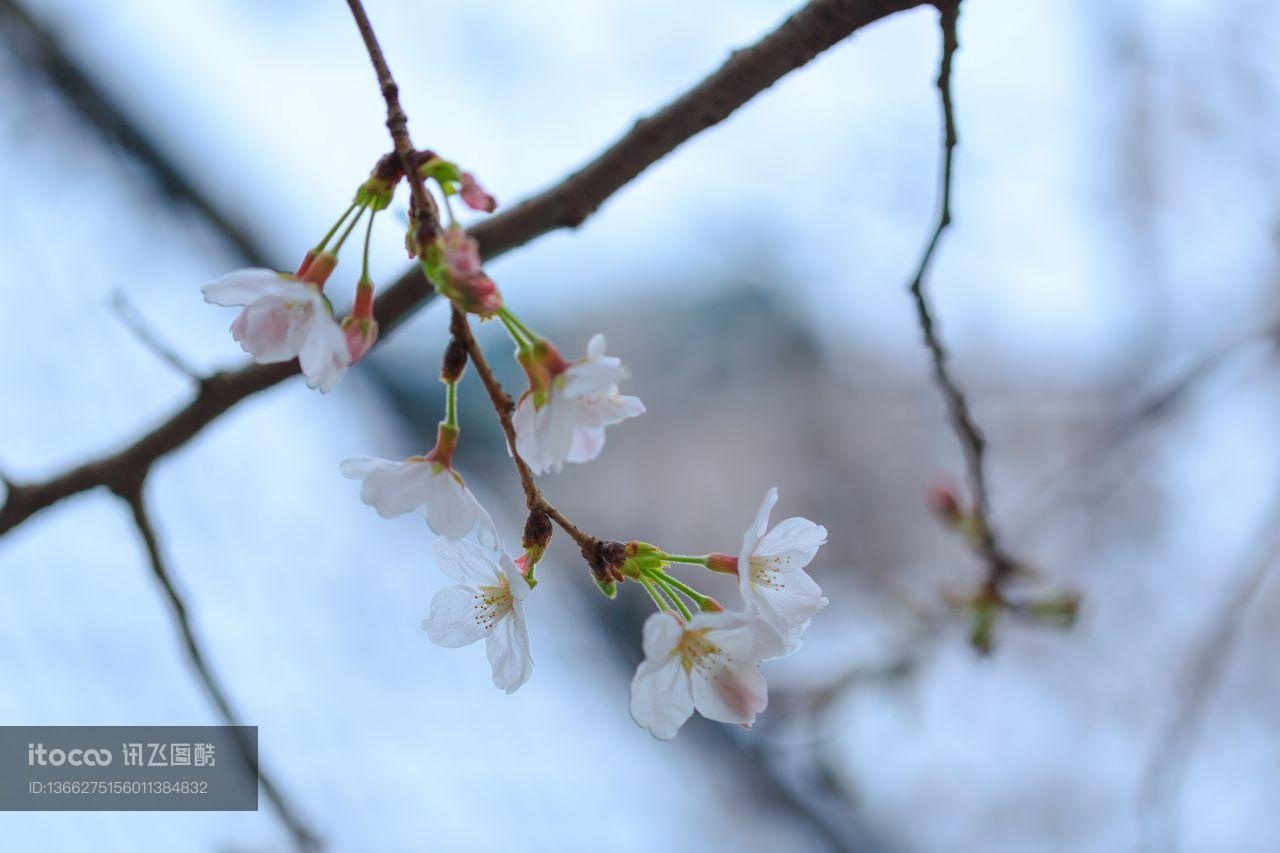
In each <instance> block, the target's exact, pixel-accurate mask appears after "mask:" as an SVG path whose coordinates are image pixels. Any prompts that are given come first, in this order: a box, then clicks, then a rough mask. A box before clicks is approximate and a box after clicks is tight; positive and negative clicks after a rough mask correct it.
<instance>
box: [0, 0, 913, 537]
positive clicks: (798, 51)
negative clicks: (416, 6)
mask: <svg viewBox="0 0 1280 853" xmlns="http://www.w3.org/2000/svg"><path fill="white" fill-rule="evenodd" d="M926 2H927V0H813V2H810V3H809V4H807V5H806V6H804V7H803V8H802V9H800V10H799V11H798V12H796V13H795V14H794V15H792V16H791V17H790V18H788V19H787V20H786V21H784V22H783V23H782V24H781V25H780V26H779V27H778V28H777V29H775V30H774V31H773V32H772V33H770V34H769V35H767V36H765V37H764V38H763V39H761V40H760V41H759V42H757V43H756V44H755V45H753V46H751V47H749V48H745V49H742V50H738V51H735V52H734V53H733V54H732V55H731V56H730V57H729V59H728V60H726V61H725V63H724V64H723V65H721V66H720V68H719V69H717V70H716V71H715V72H714V73H712V74H711V75H710V76H708V77H707V78H706V79H704V80H703V81H702V82H700V83H699V84H698V85H696V86H694V87H693V88H691V89H690V90H689V91H687V92H686V93H685V94H683V95H681V96H680V97H679V98H677V99H676V100H674V101H672V102H671V103H670V104H668V105H667V106H666V107H664V108H662V109H661V110H659V111H658V112H656V113H654V114H653V115H651V116H649V117H647V118H644V119H641V120H640V121H638V122H636V124H635V126H634V127H632V128H631V130H630V131H628V132H627V133H626V134H624V135H623V136H622V138H621V139H619V140H618V141H617V142H616V143H614V144H613V145H612V146H610V147H609V148H608V149H606V150H605V151H604V152H602V153H601V154H600V155H599V156H597V157H596V158H595V159H594V160H592V161H591V162H590V163H588V164H587V165H585V166H584V167H583V168H582V169H580V170H578V171H577V172H575V173H573V174H572V175H570V176H569V177H567V178H565V179H564V180H563V181H561V182H560V183H558V184H556V185H555V186H553V187H552V188H550V189H548V190H545V191H543V192H541V193H539V194H537V195H535V196H533V197H532V198H530V199H528V200H526V201H524V202H522V203H520V204H517V205H515V206H514V207H512V208H510V209H509V210H506V211H504V212H502V213H499V214H497V215H496V216H493V217H490V218H489V219H487V220H485V221H484V222H482V223H480V224H479V225H477V226H475V227H474V228H472V229H471V230H470V234H471V236H472V237H474V238H475V239H476V240H477V241H478V242H479V244H480V248H481V251H482V253H483V255H484V257H485V259H486V260H492V259H493V258H495V257H497V256H498V255H500V254H502V253H504V252H507V251H510V250H511V249H514V248H517V247H519V246H522V245H524V244H525V243H528V242H529V241H530V240H533V239H535V238H537V237H539V236H541V235H543V234H546V233H547V232H549V231H554V230H556V229H559V228H567V227H576V226H578V225H581V224H582V222H583V221H584V220H585V219H586V218H587V217H588V216H589V215H591V214H592V213H593V212H594V211H595V210H597V209H598V208H599V207H600V205H601V204H603V203H604V202H605V200H606V199H608V198H609V197H610V196H611V195H613V194H614V193H615V192H617V191H618V190H619V189H621V188H622V187H624V186H626V185H627V184H628V183H630V182H631V181H632V180H633V179H634V178H635V177H636V176H638V175H639V174H640V173H641V172H643V171H644V170H645V169H647V168H649V167H650V166H652V165H653V164H654V163H656V162H658V161H659V160H661V159H662V158H663V157H665V156H666V155H667V154H669V153H670V152H671V151H673V150H674V149H675V148H676V147H678V146H679V145H680V144H681V143H683V142H685V141H686V140H688V139H690V138H692V137H694V136H696V135H697V134H699V133H701V132H702V131H704V130H706V129H707V128H709V127H712V126H714V125H716V124H718V123H720V122H721V121H723V120H724V119H726V118H728V117H729V115H731V114H732V113H733V112H734V111H735V110H737V109H738V107H740V106H742V105H743V104H745V103H746V102H747V101H749V100H751V98H753V97H754V96H755V95H757V94H759V93H760V92H762V91H764V90H765V89H767V88H768V87H769V86H771V85H773V83H775V82H776V81H777V80H779V79H780V78H781V77H783V76H784V75H785V74H787V73H788V72H790V71H793V70H795V69H796V68H799V67H800V66H802V65H804V64H805V63H807V62H809V61H810V60H811V59H813V58H814V57H815V56H817V55H818V54H819V53H821V52H822V51H824V50H826V49H827V48H829V47H831V46H832V45H834V44H836V43H837V42H839V41H841V40H842V39H844V38H846V37H848V36H849V35H850V34H852V33H853V32H855V31H856V30H858V29H859V28H861V27H864V26H866V25H867V24H870V23H872V22H874V21H878V20H880V19H882V18H886V17H888V16H890V15H892V14H894V13H897V12H901V11H904V10H906V9H911V8H914V7H916V6H921V5H925V3H926ZM434 295H435V291H434V290H433V289H432V287H431V285H430V284H429V283H428V282H427V280H426V279H425V278H424V277H423V275H422V271H421V270H420V269H419V268H417V267H414V268H413V269H412V270H410V271H409V272H407V273H406V274H405V275H404V276H402V277H401V278H400V280H399V281H397V282H396V283H395V284H394V285H392V286H391V287H389V288H387V290H386V291H385V292H384V293H383V294H382V295H381V296H379V297H378V300H377V303H376V304H375V306H374V316H375V317H376V318H377V321H378V326H379V328H380V329H381V331H382V334H381V338H380V339H381V340H386V338H387V333H388V332H390V331H391V330H392V329H393V328H394V327H395V326H397V325H398V324H399V323H400V322H402V321H403V320H405V319H406V318H407V317H409V316H410V315H411V314H413V313H414V311H416V310H417V309H418V308H421V307H422V306H423V305H424V304H426V303H427V302H429V301H430V300H431V299H432V298H433V297H434ZM297 373H298V364H297V362H296V361H293V362H283V363H280V364H253V365H249V366H247V367H244V368H241V369H239V370H233V371H220V372H218V373H215V374H214V375H213V376H210V377H209V378H208V379H206V380H205V381H204V382H202V383H201V384H200V390H199V392H198V393H197V394H196V396H195V398H194V399H193V400H191V402H189V403H188V404H187V405H185V406H184V407H183V408H181V409H180V410H178V411H177V412H175V413H174V414H173V415H172V416H170V417H169V418H168V419H167V420H166V421H164V422H163V423H161V424H160V425H159V426H157V427H155V428H154V429H153V430H151V431H150V432H148V433H146V434H145V435H143V436H142V437H140V438H139V439H138V440H137V441H135V442H134V443H133V444H131V445H130V446H128V447H126V448H124V449H123V450H120V451H118V452H116V453H111V454H107V455H105V456H102V457H99V458H97V459H94V460H92V461H90V462H87V463H85V464H82V465H80V466H78V467H76V468H72V469H70V470H68V471H65V472H63V473H62V474H59V475H57V476H55V477H52V478H51V479H48V480H45V481H42V482H37V483H28V484H18V485H15V486H13V487H12V488H11V489H10V490H9V493H8V496H7V498H6V500H5V503H4V505H3V506H2V507H0V534H3V533H5V532H7V531H9V530H12V529H13V528H14V527H16V526H18V525H19V524H21V523H23V522H24V521H26V520H27V519H28V518H30V517H31V516H32V515H34V514H36V513H37V512H40V511H41V510H44V509H47V508H48V507H50V506H53V505H54V504H55V503H58V502H59V501H61V500H63V499H65V498H68V497H71V496H72V495H75V494H79V493H80V492H84V491H88V490H90V489H94V488H97V487H100V486H107V487H110V486H111V485H112V484H113V483H120V482H128V481H131V480H135V479H139V478H141V477H145V476H146V474H147V472H148V471H150V469H151V466H152V465H154V464H155V462H156V460H158V459H160V458H161V457H163V456H165V455H166V454H169V453H171V452H173V451H174V450H176V449H178V448H179V447H182V446H183V445H185V444H186V443H187V442H188V441H190V440H191V439H192V438H193V437H194V436H196V435H197V434H198V433H199V432H200V431H201V430H202V429H204V428H205V427H206V426H208V424H209V423H210V422H212V421H213V420H214V419H215V418H217V417H219V416H220V415H222V414H223V413H225V412H226V411H228V410H229V409H231V408H232V407H233V406H235V405H236V404H237V403H239V402H240V401H241V400H244V399H246V398H247V397H250V396H252V395H254V394H256V393H258V392H260V391H264V390H266V389H267V388H270V387H272V386H274V385H277V384H278V383H280V382H283V381H284V380H285V379H288V378H290V377H291V376H294V375H296V374H297Z"/></svg>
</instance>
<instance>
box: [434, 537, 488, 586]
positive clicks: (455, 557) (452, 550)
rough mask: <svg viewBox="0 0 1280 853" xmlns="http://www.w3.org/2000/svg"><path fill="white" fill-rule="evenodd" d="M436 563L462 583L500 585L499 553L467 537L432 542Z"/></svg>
mask: <svg viewBox="0 0 1280 853" xmlns="http://www.w3.org/2000/svg"><path fill="white" fill-rule="evenodd" d="M432 552H433V554H434V555H435V558H436V564H437V565H439V566H440V568H441V569H442V570H443V571H444V573H445V574H446V575H448V576H449V577H451V578H453V579H454V580H456V581H460V582H462V583H469V584H475V585H477V586H500V585H501V583H502V581H501V580H500V575H499V572H501V571H502V569H501V567H500V566H499V565H498V555H497V554H496V553H495V552H493V551H490V550H488V549H486V548H482V547H480V546H479V545H477V544H476V543H474V542H471V541H469V540H466V539H456V540H451V539H437V540H435V542H434V543H432Z"/></svg>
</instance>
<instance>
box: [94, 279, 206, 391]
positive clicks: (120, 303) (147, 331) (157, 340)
mask: <svg viewBox="0 0 1280 853" xmlns="http://www.w3.org/2000/svg"><path fill="white" fill-rule="evenodd" d="M111 309H112V310H113V311H115V313H116V316H117V317H119V318H120V322H121V323H124V325H125V327H126V328H128V330H129V331H130V332H133V336H134V337H135V338H137V339H138V340H139V341H141V342H142V345H143V346H145V347H146V348H147V349H149V350H151V352H153V353H154V354H155V355H156V357H157V358H159V359H160V360H161V361H163V362H165V363H166V364H168V365H169V366H170V367H172V368H173V369H174V370H176V371H178V372H179V373H181V374H183V375H184V376H186V377H187V378H188V379H190V380H191V381H192V382H195V383H196V384H197V385H199V384H200V381H201V380H202V379H203V377H202V376H201V375H200V372H199V371H198V370H196V369H195V368H194V367H192V366H191V364H190V363H188V362H187V360H186V359H185V358H183V357H182V356H180V355H178V352H177V350H175V349H174V348H173V347H171V346H170V345H169V344H168V343H167V342H166V341H164V340H162V339H161V337H160V335H159V334H157V333H156V331H155V330H154V329H153V328H151V326H150V325H149V324H148V323H147V321H146V320H145V319H144V318H143V316H142V314H141V313H140V312H139V311H138V309H137V308H135V307H134V305H133V303H132V302H130V301H129V299H128V297H126V296H125V295H124V294H123V293H121V292H120V291H118V290H117V291H116V292H115V293H113V294H111Z"/></svg>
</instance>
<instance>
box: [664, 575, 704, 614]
mask: <svg viewBox="0 0 1280 853" xmlns="http://www.w3.org/2000/svg"><path fill="white" fill-rule="evenodd" d="M653 579H654V580H656V581H660V582H661V583H663V584H665V585H667V586H669V587H671V588H673V589H675V590H678V591H680V592H682V593H684V594H685V595H687V596H688V597H689V600H690V601H692V602H693V603H694V604H696V605H698V609H699V610H701V609H702V605H703V604H704V603H705V602H706V601H707V600H708V599H707V596H705V595H703V594H702V593H700V592H698V591H697V590H696V589H694V588H693V587H691V586H689V585H688V584H686V583H681V582H680V581H678V580H676V579H675V578H673V577H672V576H671V575H669V574H667V573H666V572H664V571H662V569H654V570H653Z"/></svg>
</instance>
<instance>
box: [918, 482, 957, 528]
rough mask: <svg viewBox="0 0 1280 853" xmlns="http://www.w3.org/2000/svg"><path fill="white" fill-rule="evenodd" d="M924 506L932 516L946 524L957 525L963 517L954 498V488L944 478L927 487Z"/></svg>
mask: <svg viewBox="0 0 1280 853" xmlns="http://www.w3.org/2000/svg"><path fill="white" fill-rule="evenodd" d="M925 504H926V505H927V506H928V507H929V509H930V510H931V511H932V512H933V514H934V515H936V516H938V518H940V519H942V520H943V521H945V522H946V523H948V524H957V523H959V522H960V519H961V517H962V516H963V513H962V512H961V511H960V502H959V500H957V498H956V492H955V487H954V486H953V485H952V484H951V481H950V480H948V479H946V478H945V477H942V478H939V479H937V480H935V481H934V482H933V485H931V486H930V487H929V492H928V494H927V495H926V496H925Z"/></svg>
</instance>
